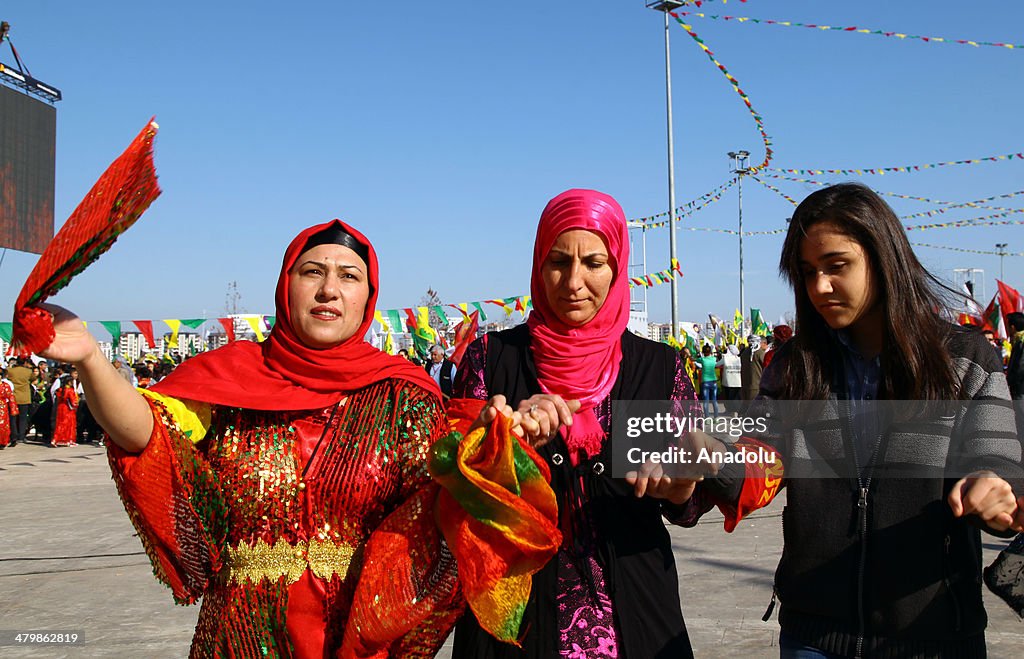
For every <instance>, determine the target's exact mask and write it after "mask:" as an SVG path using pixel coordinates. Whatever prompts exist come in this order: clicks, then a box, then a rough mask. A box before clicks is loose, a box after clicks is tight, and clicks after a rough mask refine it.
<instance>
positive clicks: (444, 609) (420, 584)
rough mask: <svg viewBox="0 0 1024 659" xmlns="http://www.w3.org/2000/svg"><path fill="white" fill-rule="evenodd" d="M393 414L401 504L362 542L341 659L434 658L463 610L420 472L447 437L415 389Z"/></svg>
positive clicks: (428, 486)
mask: <svg viewBox="0 0 1024 659" xmlns="http://www.w3.org/2000/svg"><path fill="white" fill-rule="evenodd" d="M397 409H398V410H399V412H398V418H397V422H398V423H399V424H400V427H399V432H398V433H397V436H398V442H399V446H398V447H397V448H398V451H397V455H398V456H399V459H401V460H402V461H403V464H402V468H403V481H404V482H403V485H402V490H401V496H400V500H401V501H402V503H401V504H400V505H399V506H398V508H397V509H395V510H394V511H392V512H391V514H390V515H388V517H387V518H386V519H385V520H384V521H383V523H382V524H381V525H380V526H379V527H378V528H377V529H376V530H375V531H374V532H373V534H372V535H371V536H370V539H369V541H368V542H367V545H366V548H365V551H364V556H363V561H364V563H363V568H362V572H361V574H360V578H359V584H358V586H357V588H356V592H355V595H354V598H353V604H352V615H351V617H350V619H349V621H348V625H347V629H346V632H345V644H344V646H343V650H342V652H341V656H350V655H351V656H394V657H424V658H426V657H433V656H435V655H436V654H437V652H438V651H439V650H440V648H441V646H442V645H443V644H444V641H445V639H446V638H447V637H448V634H449V633H450V632H451V630H452V628H453V627H454V626H455V622H456V621H457V620H458V618H459V617H460V616H461V615H462V612H463V610H464V608H465V605H464V603H463V600H462V598H461V595H460V592H459V587H458V573H457V571H456V566H455V560H454V558H453V557H452V555H451V552H449V551H448V547H447V545H446V544H445V542H444V539H443V537H442V536H441V534H440V531H439V529H438V527H437V524H436V522H435V519H434V500H435V498H436V496H437V492H438V486H437V485H435V484H434V483H433V481H432V480H431V478H430V474H429V472H428V471H427V452H428V450H429V448H430V446H431V445H432V444H433V443H434V442H435V441H436V440H438V439H440V438H441V437H442V436H444V435H446V434H447V433H448V432H449V431H448V422H447V419H446V417H445V414H444V410H443V408H442V406H441V402H440V400H438V398H437V397H436V396H435V395H433V394H430V393H428V392H427V391H425V390H424V389H422V388H420V387H417V386H414V385H408V386H406V387H404V388H402V389H400V391H399V393H398V406H397Z"/></svg>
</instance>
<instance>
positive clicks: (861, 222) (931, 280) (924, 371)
mask: <svg viewBox="0 0 1024 659" xmlns="http://www.w3.org/2000/svg"><path fill="white" fill-rule="evenodd" d="M821 222H830V223H832V224H833V225H835V227H836V229H837V230H838V231H840V232H842V233H843V234H845V235H847V236H849V237H850V238H851V239H853V240H855V241H856V242H857V243H858V244H859V245H860V246H861V247H862V248H863V249H864V252H865V254H866V255H867V259H868V267H869V268H871V270H872V272H873V273H874V275H875V286H877V301H876V304H878V305H880V306H881V311H882V313H883V323H884V328H883V336H884V343H883V348H882V354H881V365H882V381H881V382H880V383H879V397H880V398H887V399H896V400H953V399H956V398H957V397H958V390H959V383H958V381H957V377H956V374H955V372H954V371H953V363H952V359H951V358H950V356H949V351H948V350H947V348H946V342H947V339H948V337H949V332H950V330H951V328H952V325H951V324H949V323H947V322H945V321H943V320H942V319H941V318H940V317H939V315H938V312H939V309H941V308H942V307H943V306H945V301H944V299H943V297H944V295H945V294H946V293H952V294H955V293H956V292H955V291H952V289H950V288H949V287H947V286H945V285H944V284H943V283H942V282H940V281H939V280H938V279H936V278H935V277H934V276H933V275H932V274H931V273H929V272H928V271H927V270H925V268H924V266H922V265H921V262H920V261H918V260H917V256H916V255H915V254H914V250H913V249H912V248H911V247H910V242H909V241H908V240H907V235H906V233H905V231H904V229H903V226H902V225H901V224H900V221H899V218H897V217H896V214H895V213H894V212H893V210H892V209H891V208H890V207H889V205H888V204H886V203H885V201H884V200H882V198H881V197H879V196H878V195H877V194H875V193H874V192H873V191H872V190H870V189H869V188H867V187H865V186H863V185H860V184H857V183H842V184H839V185H833V186H830V187H828V188H824V189H822V190H818V191H817V192H814V193H813V194H811V195H810V196H808V197H807V198H806V199H804V200H803V202H801V203H800V205H799V206H798V207H797V209H796V211H795V212H794V213H793V219H792V220H791V221H790V224H789V231H788V233H787V234H786V241H785V243H784V244H783V246H782V257H781V258H780V259H779V271H780V273H781V274H782V276H783V277H785V278H786V279H787V280H789V284H790V286H792V287H793V292H794V294H795V298H796V318H797V330H798V331H797V333H796V336H795V337H794V339H793V340H792V341H790V344H791V345H790V346H789V351H788V352H789V358H788V359H787V360H785V364H784V365H783V368H784V370H783V372H782V374H781V377H782V380H781V385H782V392H781V393H782V397H783V398H785V399H789V400H816V399H823V398H826V397H827V396H828V395H829V393H830V392H831V389H832V378H833V376H834V375H835V370H834V368H835V366H834V365H835V364H836V363H837V359H835V358H836V357H838V355H837V354H836V353H835V351H836V349H837V347H836V344H835V341H834V340H833V339H832V335H831V332H830V330H829V328H828V325H827V324H826V323H825V320H824V318H822V317H821V314H819V313H818V311H817V309H815V308H814V305H813V304H812V302H811V299H810V296H809V295H808V294H807V286H806V283H805V278H804V275H803V271H804V268H803V267H801V264H800V245H801V243H802V242H803V239H804V237H805V236H806V235H807V231H808V230H809V229H810V228H811V227H812V226H814V225H815V224H819V223H821ZM838 363H841V360H838Z"/></svg>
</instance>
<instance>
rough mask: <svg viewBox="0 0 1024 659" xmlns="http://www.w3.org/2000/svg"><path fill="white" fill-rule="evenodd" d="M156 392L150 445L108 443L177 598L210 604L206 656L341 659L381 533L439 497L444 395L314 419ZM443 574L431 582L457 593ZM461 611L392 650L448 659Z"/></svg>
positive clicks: (154, 557) (362, 399) (398, 394)
mask: <svg viewBox="0 0 1024 659" xmlns="http://www.w3.org/2000/svg"><path fill="white" fill-rule="evenodd" d="M147 398H148V399H149V400H150V404H151V406H152V408H153V414H154V419H155V421H156V423H155V426H154V430H153V435H152V438H151V440H150V442H149V444H148V446H147V447H146V448H145V450H143V451H142V452H141V453H139V454H128V453H125V452H124V451H122V450H120V449H119V448H117V447H116V446H115V445H114V444H112V443H108V446H109V447H110V463H111V466H112V469H113V472H114V480H115V482H116V483H117V487H118V491H119V493H120V495H121V497H122V499H123V501H124V504H125V508H126V509H127V511H128V514H129V516H130V517H131V520H132V523H133V524H134V525H135V528H136V529H137V530H138V532H139V535H140V537H141V539H142V542H143V545H144V546H145V549H146V552H147V554H148V555H149V557H150V559H151V561H152V563H153V568H154V572H155V573H156V576H157V577H158V578H159V579H160V580H161V581H163V582H164V583H166V584H167V585H168V586H170V587H171V588H172V590H173V593H174V598H175V600H176V601H177V602H179V603H194V602H196V601H197V600H198V599H200V598H202V600H203V602H202V609H201V611H200V614H199V621H198V623H197V625H196V633H195V637H194V639H193V642H192V653H191V656H193V657H227V656H231V657H268V656H272V657H318V658H319V657H327V656H340V653H339V648H340V646H341V643H342V638H343V636H344V634H345V630H346V624H347V622H348V617H349V609H350V606H351V604H352V598H353V593H354V591H355V588H356V585H357V583H358V581H359V578H360V573H361V571H362V570H363V567H364V565H363V549H364V547H365V546H366V543H367V541H368V539H369V537H370V535H371V533H373V531H374V530H375V529H377V528H378V527H379V526H380V525H381V524H382V521H383V520H385V518H386V517H387V516H388V515H389V513H391V512H392V511H394V510H395V509H396V508H397V507H398V506H399V505H400V504H402V503H403V502H411V501H416V499H417V496H418V495H417V493H418V492H425V491H427V489H426V488H425V486H427V485H428V484H429V482H430V477H429V475H428V473H427V469H426V454H427V449H428V446H429V445H430V444H431V442H432V441H433V440H434V439H436V438H438V437H440V436H441V435H443V434H446V433H447V425H446V423H445V417H444V415H443V412H442V410H441V407H440V404H439V403H438V401H437V399H436V397H435V396H432V395H430V394H428V393H427V392H425V391H424V390H423V389H421V388H420V387H417V386H415V385H412V384H410V383H408V382H407V381H405V380H395V379H391V380H384V381H381V382H378V383H376V384H373V385H371V386H368V387H366V388H364V389H361V390H359V391H357V392H355V393H353V394H351V395H349V396H346V397H345V398H343V399H342V400H341V401H340V402H339V403H338V404H337V405H335V406H331V407H329V408H327V409H322V410H312V411H305V412H260V411H254V410H245V409H237V408H230V407H224V406H219V405H212V406H211V405H207V404H197V403H194V402H188V401H178V400H176V399H173V398H168V397H165V396H159V395H157V394H151V393H147ZM424 500H426V499H424ZM380 567H381V566H375V569H379V568H380ZM435 567H436V566H435ZM442 568H445V566H440V567H439V568H436V569H435V570H434V572H433V573H432V575H431V578H432V580H431V582H430V584H429V586H430V588H431V589H434V590H435V592H436V590H437V589H440V590H445V591H446V592H451V593H455V592H457V586H456V585H455V580H456V576H455V571H454V567H453V566H448V567H447V569H442ZM367 569H369V568H367ZM455 599H456V597H454V596H453V597H452V600H453V601H454V600H455ZM413 601H415V598H413ZM460 608H461V607H460V606H457V605H453V606H452V608H451V609H450V610H448V609H444V608H443V607H442V608H440V609H439V610H438V611H436V612H435V613H434V614H432V615H431V616H430V617H428V618H427V619H426V620H425V621H423V624H421V625H420V626H419V627H418V628H415V629H413V630H412V631H410V632H409V633H407V634H406V635H405V636H404V637H402V638H401V639H399V640H397V641H395V642H394V643H393V644H391V645H390V646H389V647H386V648H381V649H380V654H378V655H377V656H388V655H390V656H414V657H415V656H424V657H427V656H433V655H434V654H435V653H436V651H437V649H438V648H439V647H440V645H441V644H442V643H443V641H444V638H445V637H446V636H447V634H448V631H449V630H450V628H451V626H452V625H453V624H454V620H455V617H457V615H458V613H459V612H460Z"/></svg>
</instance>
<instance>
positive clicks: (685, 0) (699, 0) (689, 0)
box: [682, 0, 747, 7]
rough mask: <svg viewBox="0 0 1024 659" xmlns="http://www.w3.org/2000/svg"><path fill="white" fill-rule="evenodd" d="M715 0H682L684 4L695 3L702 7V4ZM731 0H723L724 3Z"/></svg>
mask: <svg viewBox="0 0 1024 659" xmlns="http://www.w3.org/2000/svg"><path fill="white" fill-rule="evenodd" d="M714 1H715V0H682V3H683V4H684V5H693V6H694V7H700V6H701V5H710V4H711V3H712V2H714ZM746 1H747V0H740V2H746ZM728 2H729V0H722V4H723V5H724V4H727V3H728Z"/></svg>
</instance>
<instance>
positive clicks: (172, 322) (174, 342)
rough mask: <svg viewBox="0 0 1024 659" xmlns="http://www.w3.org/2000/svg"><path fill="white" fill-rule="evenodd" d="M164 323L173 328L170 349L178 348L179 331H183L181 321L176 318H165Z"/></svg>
mask: <svg viewBox="0 0 1024 659" xmlns="http://www.w3.org/2000/svg"><path fill="white" fill-rule="evenodd" d="M164 323H166V324H167V326H168V327H170V328H171V340H170V346H169V347H170V348H177V347H178V330H179V329H181V321H180V320H178V319H176V318H164Z"/></svg>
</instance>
